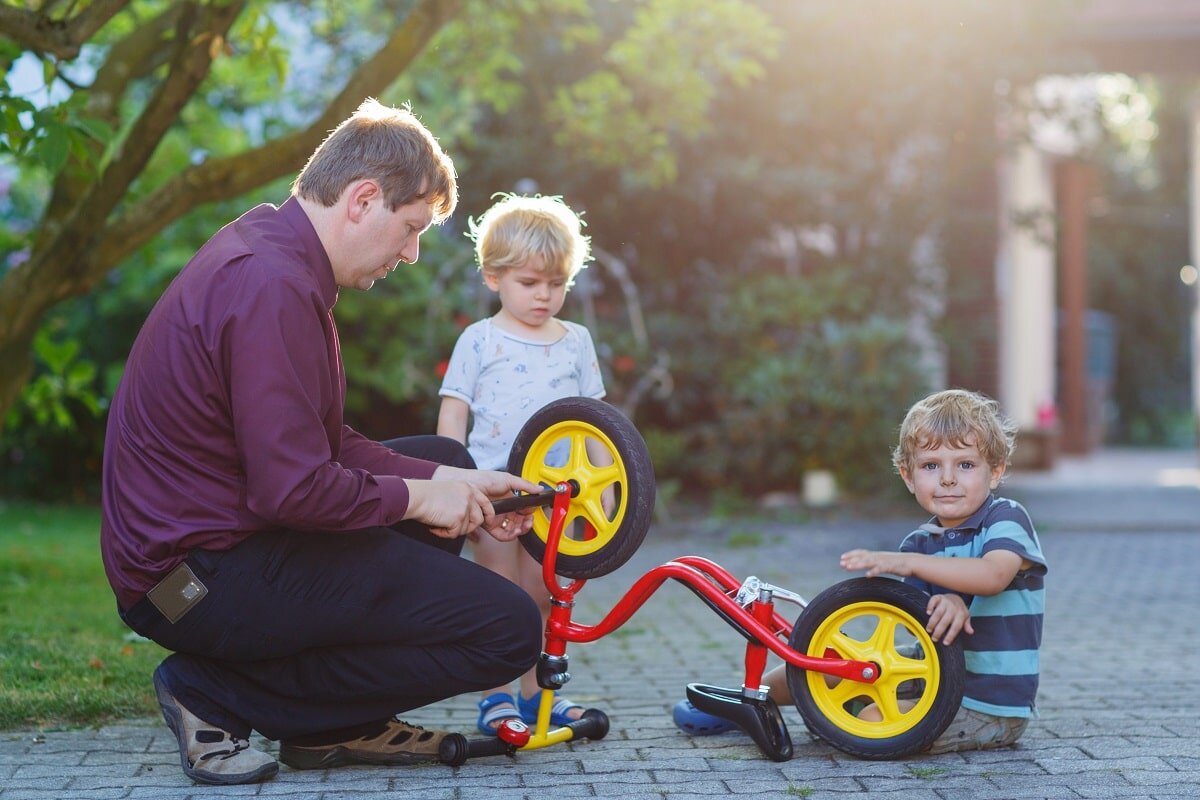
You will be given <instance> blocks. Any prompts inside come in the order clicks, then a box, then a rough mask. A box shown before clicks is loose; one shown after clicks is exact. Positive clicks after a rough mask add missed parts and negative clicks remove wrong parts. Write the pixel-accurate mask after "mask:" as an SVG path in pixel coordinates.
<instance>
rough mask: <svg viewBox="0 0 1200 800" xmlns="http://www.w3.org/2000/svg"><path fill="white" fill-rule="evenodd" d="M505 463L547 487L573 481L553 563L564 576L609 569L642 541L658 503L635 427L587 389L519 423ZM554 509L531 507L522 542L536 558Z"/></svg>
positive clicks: (579, 576) (595, 575) (542, 550)
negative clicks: (586, 394) (530, 524)
mask: <svg viewBox="0 0 1200 800" xmlns="http://www.w3.org/2000/svg"><path fill="white" fill-rule="evenodd" d="M508 471H509V472H511V473H513V474H514V475H520V476H521V477H522V478H525V479H526V480H528V481H532V482H533V483H539V484H542V485H544V486H547V487H553V486H557V485H558V484H559V483H569V484H571V485H572V487H573V488H574V489H575V492H574V494H573V495H572V497H571V502H570V506H569V508H568V510H567V519H566V521H565V523H564V527H563V535H562V538H561V539H560V541H559V546H558V556H557V559H556V561H555V571H556V572H557V573H558V574H559V575H562V576H564V577H567V578H576V579H586V578H598V577H600V576H601V575H607V574H608V573H610V572H612V571H613V570H615V569H617V568H618V567H620V566H621V565H622V564H624V563H625V562H626V561H628V560H629V558H630V556H632V555H633V554H634V552H635V551H636V550H637V549H638V547H639V546H640V545H641V543H642V541H643V540H644V539H645V538H646V532H647V531H648V530H649V528H650V516H651V514H652V513H653V511H654V496H655V483H654V468H653V466H652V465H651V463H650V453H649V452H648V451H647V450H646V443H645V441H643V439H642V436H641V434H639V433H638V431H637V428H635V427H634V425H633V423H632V422H630V421H629V418H628V417H626V416H625V415H624V414H622V413H621V411H620V410H619V409H618V408H616V407H615V406H612V405H609V404H608V403H605V402H603V401H600V400H594V399H592V398H588V397H567V398H563V399H561V400H555V401H553V402H552V403H550V404H548V405H546V406H545V407H543V408H542V409H540V410H539V411H537V412H536V413H535V414H534V415H533V416H532V417H530V418H529V421H528V422H526V423H525V425H524V427H522V428H521V431H520V433H518V434H517V438H516V441H515V442H514V443H513V448H512V452H511V454H510V455H509V459H508ZM549 513H550V509H548V508H539V509H537V510H536V511H535V512H534V518H533V529H532V530H531V531H529V533H527V534H525V535H524V536H522V537H521V544H522V545H523V546H524V547H525V549H526V550H527V551H529V554H530V555H532V556H533V557H534V558H535V559H537V561H538V562H539V563H541V561H542V559H543V558H544V557H545V554H546V541H547V539H548V537H549V532H550V516H549Z"/></svg>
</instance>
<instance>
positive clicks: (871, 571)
mask: <svg viewBox="0 0 1200 800" xmlns="http://www.w3.org/2000/svg"><path fill="white" fill-rule="evenodd" d="M838 563H839V564H841V567H842V569H845V570H849V571H851V572H857V571H859V570H864V571H865V572H866V574H867V577H868V578H874V577H877V576H879V575H884V574H886V575H899V576H900V577H901V578H906V577H908V576H909V575H911V574H912V568H911V566H910V565H909V563H908V558H907V554H906V553H892V552H889V551H887V550H851V551H849V552H848V553H842V557H841V559H840V561H839V562H838Z"/></svg>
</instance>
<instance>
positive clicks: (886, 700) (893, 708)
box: [871, 690, 904, 724]
mask: <svg viewBox="0 0 1200 800" xmlns="http://www.w3.org/2000/svg"><path fill="white" fill-rule="evenodd" d="M871 695H872V696H873V697H874V700H875V705H877V706H878V707H879V712H880V713H881V714H882V715H883V723H884V724H887V723H889V722H897V721H898V720H899V719H900V718H901V717H903V716H904V712H903V711H901V710H900V706H899V705H897V704H896V693H895V692H894V691H891V692H884V691H878V690H877V691H874V692H871Z"/></svg>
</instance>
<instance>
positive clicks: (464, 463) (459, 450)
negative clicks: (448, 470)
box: [429, 436, 475, 469]
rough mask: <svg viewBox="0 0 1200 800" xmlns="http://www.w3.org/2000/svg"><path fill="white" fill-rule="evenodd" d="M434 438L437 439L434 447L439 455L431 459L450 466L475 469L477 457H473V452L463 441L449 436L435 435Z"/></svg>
mask: <svg viewBox="0 0 1200 800" xmlns="http://www.w3.org/2000/svg"><path fill="white" fill-rule="evenodd" d="M433 438H434V439H435V442H434V443H433V448H434V450H435V451H436V452H437V454H438V457H435V458H431V459H429V460H430V461H436V462H438V463H439V464H445V465H446V466H448V467H458V468H460V469H475V459H474V458H472V457H471V453H470V452H469V451H468V450H467V448H466V445H464V444H463V443H462V442H460V441H458V440H457V439H451V438H450V437H449V436H435V437H433Z"/></svg>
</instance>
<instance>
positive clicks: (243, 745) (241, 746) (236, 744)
mask: <svg viewBox="0 0 1200 800" xmlns="http://www.w3.org/2000/svg"><path fill="white" fill-rule="evenodd" d="M229 743H230V744H231V745H232V746H233V749H232V750H214V751H212V752H209V753H204V754H203V755H201V756H200V757H199V758H198V759H196V763H197V764H199V763H200V762H201V761H208V760H210V759H214V758H217V759H220V760H221V761H225V760H226V759H230V758H233V757H234V756H236V755H237V754H238V753H240V752H242V751H243V750H249V749H250V741H249V740H248V739H239V738H238V737H236V736H233V735H229Z"/></svg>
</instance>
